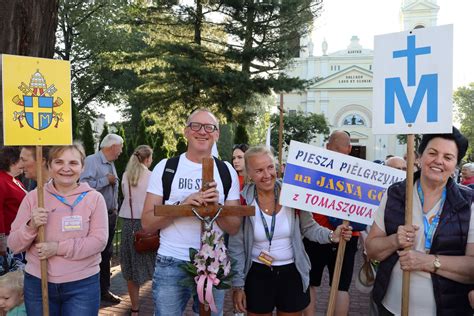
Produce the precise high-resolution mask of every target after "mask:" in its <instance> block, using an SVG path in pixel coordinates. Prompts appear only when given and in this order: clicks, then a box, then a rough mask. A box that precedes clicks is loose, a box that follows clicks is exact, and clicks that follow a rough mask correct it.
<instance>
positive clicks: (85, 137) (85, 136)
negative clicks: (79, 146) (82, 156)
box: [81, 120, 95, 156]
mask: <svg viewBox="0 0 474 316" xmlns="http://www.w3.org/2000/svg"><path fill="white" fill-rule="evenodd" d="M81 139H82V143H83V145H84V150H85V151H86V155H87V156H88V155H92V154H93V153H95V142H94V132H93V131H92V125H91V121H90V120H86V122H85V123H84V130H83V131H82V137H81Z"/></svg>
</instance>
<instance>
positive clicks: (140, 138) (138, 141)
mask: <svg viewBox="0 0 474 316" xmlns="http://www.w3.org/2000/svg"><path fill="white" fill-rule="evenodd" d="M136 131H137V136H136V138H135V147H137V146H140V145H150V146H151V145H152V144H151V143H149V142H148V140H149V139H148V134H147V131H146V122H145V120H144V119H142V120H141V121H140V123H139V124H138V130H136Z"/></svg>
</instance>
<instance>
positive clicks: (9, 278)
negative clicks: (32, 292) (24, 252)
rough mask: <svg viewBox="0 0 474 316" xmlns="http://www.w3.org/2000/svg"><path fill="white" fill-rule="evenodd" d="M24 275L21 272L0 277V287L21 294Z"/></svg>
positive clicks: (12, 272) (13, 272)
mask: <svg viewBox="0 0 474 316" xmlns="http://www.w3.org/2000/svg"><path fill="white" fill-rule="evenodd" d="M24 278H25V275H24V273H23V271H21V270H17V271H11V272H8V273H6V274H4V275H2V276H0V287H3V288H7V289H11V290H13V291H17V292H18V293H21V294H23V280H24Z"/></svg>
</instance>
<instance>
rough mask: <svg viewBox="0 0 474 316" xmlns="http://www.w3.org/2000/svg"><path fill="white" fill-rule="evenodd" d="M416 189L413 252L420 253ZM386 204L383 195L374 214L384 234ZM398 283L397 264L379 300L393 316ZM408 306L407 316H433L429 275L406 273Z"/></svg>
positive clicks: (472, 228)
mask: <svg viewBox="0 0 474 316" xmlns="http://www.w3.org/2000/svg"><path fill="white" fill-rule="evenodd" d="M417 185H418V181H417V182H416V183H415V184H414V190H413V224H414V225H418V226H419V227H420V229H419V230H418V231H417V233H416V236H415V250H418V251H423V252H424V251H425V234H424V233H423V207H422V205H421V201H420V197H419V196H418V190H417V189H416V187H417ZM386 204H387V194H386V193H385V194H384V196H383V198H382V201H381V202H380V205H379V208H378V209H377V212H376V213H375V223H376V224H377V226H378V227H379V228H380V229H381V230H383V231H385V223H384V215H385V206H386ZM440 207H441V199H440V200H439V201H438V202H437V203H436V205H435V206H433V208H432V209H431V210H430V211H429V212H428V213H427V215H428V217H431V216H433V215H435V214H436V213H437V212H438V211H439V209H440ZM467 242H468V243H473V242H474V216H471V221H470V224H469V233H468V239H467ZM402 280H403V270H402V269H401V268H400V261H399V260H397V263H396V264H395V266H394V267H393V270H392V274H391V276H390V282H389V284H388V288H387V293H386V294H385V297H384V299H383V300H382V304H383V305H384V306H385V308H386V309H387V310H389V311H390V312H391V313H393V314H395V315H400V314H401V304H402V301H401V297H402ZM409 304H410V309H409V314H410V315H411V316H420V315H423V316H425V315H426V316H428V315H436V303H435V299H434V292H433V284H432V282H431V274H430V273H428V272H422V271H413V272H411V273H410V299H409Z"/></svg>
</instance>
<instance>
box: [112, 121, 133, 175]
mask: <svg viewBox="0 0 474 316" xmlns="http://www.w3.org/2000/svg"><path fill="white" fill-rule="evenodd" d="M117 135H119V136H121V137H122V138H123V148H122V153H121V154H120V156H119V157H118V159H117V160H116V161H115V162H114V164H115V169H117V175H118V176H119V177H122V175H123V173H124V172H125V168H126V167H127V163H128V158H129V157H130V154H129V148H128V145H127V138H126V137H125V130H124V128H123V126H122V125H120V126H119V128H118V131H117ZM131 150H133V148H132V149H131Z"/></svg>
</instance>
